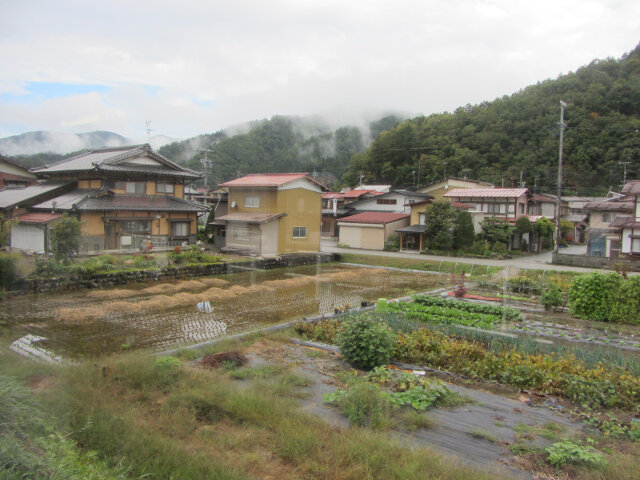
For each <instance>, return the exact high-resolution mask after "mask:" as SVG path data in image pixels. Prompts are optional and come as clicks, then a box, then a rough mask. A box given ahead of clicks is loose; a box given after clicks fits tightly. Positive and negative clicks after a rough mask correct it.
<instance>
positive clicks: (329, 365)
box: [245, 340, 581, 479]
mask: <svg viewBox="0 0 640 480" xmlns="http://www.w3.org/2000/svg"><path fill="white" fill-rule="evenodd" d="M245 355H246V356H247V358H248V359H249V363H248V364H249V365H250V366H258V365H261V364H265V363H286V364H293V365H295V368H296V369H297V370H298V373H300V374H302V375H304V376H306V377H307V378H308V379H309V382H308V386H307V387H306V391H305V395H304V398H302V399H300V400H299V401H300V402H301V404H302V409H303V411H306V412H308V413H310V414H312V415H316V416H318V417H320V418H322V419H323V420H324V421H326V422H327V423H330V424H332V425H335V426H338V427H342V428H349V423H348V421H347V419H346V418H345V417H344V416H342V414H341V413H340V412H339V411H338V410H337V409H336V408H334V407H332V406H331V405H330V404H327V403H325V402H324V400H323V395H324V394H326V393H329V392H333V391H335V390H336V389H337V388H338V387H339V385H340V382H339V381H338V380H337V379H336V374H337V373H338V372H341V371H345V370H351V369H350V367H349V366H348V365H347V364H346V363H345V362H344V361H342V360H341V358H340V357H339V354H336V353H335V352H328V351H325V350H323V349H322V348H314V347H309V346H303V345H294V344H281V343H273V342H269V341H266V340H260V341H258V342H256V343H254V344H253V345H251V346H250V347H249V348H248V349H247V350H246V351H245ZM427 375H429V373H427ZM456 383H461V382H456ZM462 383H464V382H462ZM470 385H471V386H472V387H473V388H471V386H468V385H461V384H454V383H450V382H447V387H448V388H450V389H451V390H455V391H456V392H458V393H460V394H461V395H464V396H466V397H468V398H470V399H471V400H472V402H471V403H469V404H467V405H464V406H462V407H457V408H452V409H432V410H430V411H429V412H428V416H429V418H430V419H431V420H433V423H434V426H433V427H431V428H428V429H427V428H419V429H417V430H416V431H414V432H407V431H404V430H401V429H394V430H392V431H391V432H389V434H391V435H395V436H396V437H398V438H400V439H401V440H404V441H406V442H408V443H409V445H411V446H412V447H428V448H431V449H433V450H435V451H438V452H439V453H442V454H444V455H446V456H451V457H454V458H455V460H454V461H458V462H462V463H465V464H467V465H469V466H470V467H473V468H479V469H483V470H488V471H491V472H496V475H497V477H496V478H518V479H533V478H534V475H533V473H531V472H530V471H525V470H522V468H527V465H528V464H527V463H526V462H523V461H522V457H519V458H516V457H515V456H514V455H513V454H512V453H511V451H510V450H509V446H510V445H512V444H514V443H516V442H519V443H520V444H524V445H526V446H541V447H545V446H548V445H550V444H552V443H553V442H552V441H551V440H548V439H546V438H543V437H541V436H540V435H538V434H536V432H541V431H543V429H544V427H545V425H549V424H553V425H554V426H555V428H556V429H559V430H561V431H562V436H563V437H564V436H569V435H571V432H572V431H576V432H577V431H578V430H581V424H578V423H575V422H573V421H572V420H571V419H570V418H568V416H567V415H562V414H560V413H558V412H557V411H554V410H553V409H551V408H546V407H542V406H535V404H536V403H537V402H540V401H542V400H544V399H542V398H534V397H535V396H532V395H530V394H528V393H523V392H520V391H516V390H513V389H506V390H505V391H503V392H502V393H501V394H499V393H495V392H496V391H500V388H496V387H495V386H487V387H488V388H491V389H492V390H493V392H491V391H488V388H487V389H484V388H482V384H478V383H473V384H470ZM551 403H553V402H551ZM518 432H520V433H518Z"/></svg>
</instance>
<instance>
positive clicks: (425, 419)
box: [399, 409, 437, 431]
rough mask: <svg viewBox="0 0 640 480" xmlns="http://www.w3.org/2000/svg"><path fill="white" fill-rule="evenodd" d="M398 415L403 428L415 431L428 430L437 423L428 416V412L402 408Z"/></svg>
mask: <svg viewBox="0 0 640 480" xmlns="http://www.w3.org/2000/svg"><path fill="white" fill-rule="evenodd" d="M399 417H400V422H401V423H402V425H403V426H404V428H405V429H407V430H409V431H415V430H418V429H425V430H429V429H432V428H434V427H435V426H436V425H437V424H436V422H435V420H433V418H431V417H429V415H428V414H426V413H424V412H419V411H418V410H413V409H409V410H404V411H402V412H401V413H400V415H399Z"/></svg>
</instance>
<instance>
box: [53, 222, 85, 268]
mask: <svg viewBox="0 0 640 480" xmlns="http://www.w3.org/2000/svg"><path fill="white" fill-rule="evenodd" d="M81 227H82V222H80V220H78V219H77V218H76V217H72V216H70V215H68V214H66V213H65V214H64V216H63V217H62V219H61V220H59V221H57V222H56V223H55V224H54V225H53V227H52V228H51V250H52V251H53V253H54V255H55V257H56V260H58V261H62V262H64V263H68V262H69V261H70V260H71V256H72V255H74V254H77V253H78V249H79V248H80V244H81V242H82V237H81V235H82V232H81Z"/></svg>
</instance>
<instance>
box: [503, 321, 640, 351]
mask: <svg viewBox="0 0 640 480" xmlns="http://www.w3.org/2000/svg"><path fill="white" fill-rule="evenodd" d="M511 330H512V331H514V332H525V333H529V334H534V335H536V336H542V337H549V338H558V339H562V340H567V341H571V342H577V343H588V344H593V345H608V346H611V347H617V348H621V349H623V350H634V351H640V337H638V336H634V335H632V334H630V335H624V334H619V333H615V332H609V331H606V330H602V329H596V328H588V327H578V326H573V325H564V324H559V323H550V322H540V321H532V320H523V321H521V322H518V323H517V324H515V325H513V326H512V328H511Z"/></svg>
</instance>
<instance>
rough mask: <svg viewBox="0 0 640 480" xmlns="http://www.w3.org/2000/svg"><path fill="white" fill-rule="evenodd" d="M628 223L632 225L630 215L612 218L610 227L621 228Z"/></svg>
mask: <svg viewBox="0 0 640 480" xmlns="http://www.w3.org/2000/svg"><path fill="white" fill-rule="evenodd" d="M628 223H633V216H631V215H617V216H616V218H614V219H613V220H612V221H611V226H612V227H621V226H622V225H626V224H628Z"/></svg>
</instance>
